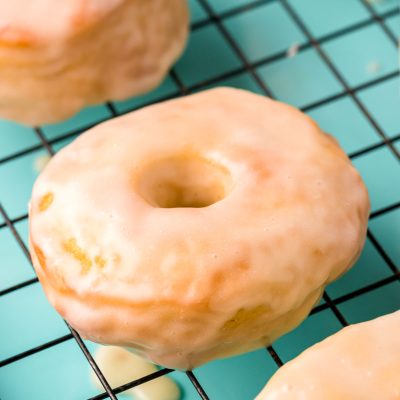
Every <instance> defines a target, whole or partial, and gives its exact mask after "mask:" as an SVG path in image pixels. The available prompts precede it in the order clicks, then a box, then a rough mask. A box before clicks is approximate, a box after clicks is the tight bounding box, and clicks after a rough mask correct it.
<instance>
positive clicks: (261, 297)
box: [30, 88, 369, 370]
mask: <svg viewBox="0 0 400 400" xmlns="http://www.w3.org/2000/svg"><path fill="white" fill-rule="evenodd" d="M368 210H369V202H368V195H367V191H366V188H365V186H364V184H363V183H362V181H361V179H360V176H359V174H358V173H357V171H356V170H355V169H354V168H353V167H352V165H351V163H350V161H349V159H348V158H347V157H346V155H345V154H344V153H343V151H342V150H341V149H340V148H339V146H338V145H337V143H336V142H335V141H334V140H333V139H332V138H331V137H330V136H328V135H326V134H324V133H322V132H321V130H320V129H319V127H318V126H317V125H316V124H315V123H314V122H313V121H312V120H311V119H310V118H309V117H307V116H306V115H304V114H303V113H301V112H300V111H298V110H296V109H295V108H293V107H290V106H288V105H285V104H282V103H279V102H276V101H273V100H270V99H268V98H265V97H262V96H258V95H255V94H251V93H249V92H246V91H242V90H236V89H228V88H222V89H214V90H209V91H205V92H203V93H199V94H195V95H192V96H189V97H185V98H181V99H178V100H172V101H168V102H165V103H162V104H158V105H153V106H150V107H147V108H144V109H141V110H140V111H137V112H134V113H131V114H128V115H126V116H123V117H120V118H117V119H114V120H112V121H109V122H106V123H103V124H101V125H99V126H97V127H96V128H94V129H92V130H90V131H89V132H87V133H86V134H83V135H82V136H80V137H79V138H78V139H77V140H76V141H75V142H74V143H72V144H71V145H69V146H68V147H66V148H65V149H63V150H62V151H61V152H59V153H58V154H57V155H56V156H55V157H54V158H53V159H52V160H51V161H50V163H49V164H48V166H47V167H46V169H45V170H44V172H43V173H42V175H41V176H40V177H39V179H38V180H37V182H36V183H35V186H34V189H33V194H32V201H31V206H30V239H31V252H32V257H33V262H34V265H35V268H36V270H37V273H38V276H39V278H40V281H41V282H42V284H43V287H44V289H45V291H46V293H47V296H48V297H49V299H50V301H51V303H52V304H53V305H54V306H55V308H56V309H57V310H58V311H59V312H60V314H61V315H62V316H64V317H65V318H66V319H67V321H69V322H70V324H71V325H72V326H73V327H74V328H76V329H77V330H78V331H79V332H80V333H81V334H82V335H83V336H84V337H86V338H89V339H91V340H93V341H96V342H100V343H105V344H114V345H119V346H124V347H128V348H134V349H135V350H136V351H137V352H139V353H141V354H143V355H145V356H147V357H148V358H150V359H151V360H153V361H154V362H155V363H158V364H161V365H165V366H169V367H172V368H178V369H183V370H184V369H190V368H193V367H195V366H198V365H200V364H202V363H205V362H207V361H209V360H211V359H214V358H220V357H227V356H231V355H234V354H238V353H241V352H244V351H249V350H252V349H256V348H259V347H262V346H265V345H267V344H270V343H271V342H272V341H274V340H275V339H276V338H277V337H279V336H280V335H282V334H284V333H286V332H288V331H290V330H291V329H293V328H294V327H295V326H297V325H298V324H299V323H300V322H301V321H302V320H303V319H304V318H305V317H306V316H307V314H308V313H309V311H310V309H311V308H312V307H313V305H314V304H315V303H317V302H318V301H319V299H320V297H321V294H322V292H323V290H324V287H325V285H326V284H327V283H329V282H331V281H333V280H334V279H336V278H338V277H339V276H340V275H342V274H343V273H344V272H345V271H346V270H347V269H348V268H349V267H350V266H351V265H352V264H353V263H354V261H355V260H356V258H357V257H358V255H359V253H360V251H361V248H362V247H363V244H364V240H365V233H366V225H367V218H368Z"/></svg>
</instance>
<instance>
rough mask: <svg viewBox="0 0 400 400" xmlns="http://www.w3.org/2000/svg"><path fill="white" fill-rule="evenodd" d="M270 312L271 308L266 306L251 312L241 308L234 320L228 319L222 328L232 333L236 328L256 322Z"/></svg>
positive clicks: (258, 307)
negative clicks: (252, 321)
mask: <svg viewBox="0 0 400 400" xmlns="http://www.w3.org/2000/svg"><path fill="white" fill-rule="evenodd" d="M269 311H270V307H268V306H266V305H259V306H257V307H255V308H252V309H250V310H245V309H243V308H241V309H240V310H238V311H237V312H236V313H235V314H234V315H233V317H232V318H230V319H228V321H226V322H225V323H224V325H223V326H222V330H223V331H232V330H234V329H235V328H237V327H239V326H240V325H242V324H246V323H247V322H249V321H251V320H256V319H258V318H259V317H260V316H262V315H263V314H266V313H267V312H269Z"/></svg>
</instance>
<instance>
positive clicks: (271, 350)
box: [267, 346, 283, 368]
mask: <svg viewBox="0 0 400 400" xmlns="http://www.w3.org/2000/svg"><path fill="white" fill-rule="evenodd" d="M267 351H268V353H269V354H270V356H271V357H272V359H273V360H274V361H275V364H276V365H277V366H278V368H280V367H282V365H283V361H282V359H281V358H280V357H279V356H278V353H277V352H276V351H275V349H274V348H273V347H272V346H268V347H267Z"/></svg>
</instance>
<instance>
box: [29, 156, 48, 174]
mask: <svg viewBox="0 0 400 400" xmlns="http://www.w3.org/2000/svg"><path fill="white" fill-rule="evenodd" d="M50 159H51V157H50V155H48V154H45V155H42V156H38V157H36V158H35V160H34V162H33V168H34V170H35V171H36V172H42V171H43V170H44V168H45V167H46V165H47V164H48V163H49V161H50Z"/></svg>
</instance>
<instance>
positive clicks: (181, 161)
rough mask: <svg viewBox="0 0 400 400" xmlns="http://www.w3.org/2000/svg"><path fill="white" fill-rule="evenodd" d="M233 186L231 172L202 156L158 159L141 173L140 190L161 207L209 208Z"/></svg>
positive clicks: (148, 200)
mask: <svg viewBox="0 0 400 400" xmlns="http://www.w3.org/2000/svg"><path fill="white" fill-rule="evenodd" d="M230 187H231V176H230V174H229V172H228V170H227V169H226V168H225V167H223V166H222V165H219V164H217V163H215V162H213V161H210V160H208V159H205V158H202V157H199V156H177V157H170V158H165V159H161V160H157V161H155V162H153V163H151V164H150V165H148V166H147V167H145V168H144V170H143V171H142V172H141V173H140V176H139V179H138V181H137V191H138V193H139V194H140V195H141V196H142V198H143V199H144V200H146V202H147V203H149V204H151V205H152V206H154V207H159V208H178V207H192V208H200V207H208V206H210V205H212V204H214V203H216V202H217V201H220V200H222V199H223V198H224V197H225V196H226V195H227V193H228V191H229V189H230Z"/></svg>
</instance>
